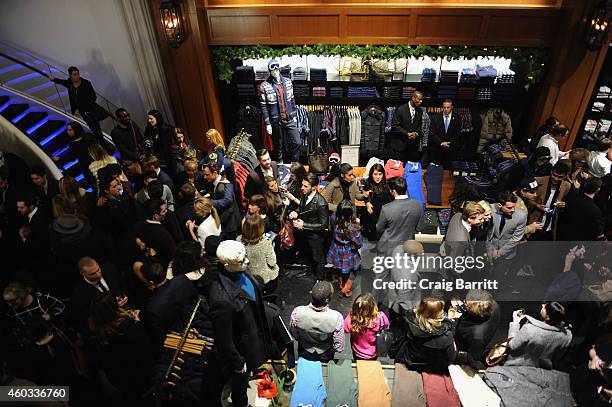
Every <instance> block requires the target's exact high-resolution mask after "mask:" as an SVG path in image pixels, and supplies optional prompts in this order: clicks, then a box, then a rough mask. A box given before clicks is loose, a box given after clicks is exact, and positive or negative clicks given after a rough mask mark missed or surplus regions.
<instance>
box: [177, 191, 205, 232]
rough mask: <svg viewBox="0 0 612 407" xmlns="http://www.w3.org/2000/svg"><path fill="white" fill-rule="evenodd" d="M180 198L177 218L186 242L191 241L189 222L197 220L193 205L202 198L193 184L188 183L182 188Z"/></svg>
mask: <svg viewBox="0 0 612 407" xmlns="http://www.w3.org/2000/svg"><path fill="white" fill-rule="evenodd" d="M178 197H179V200H180V202H181V205H180V206H179V207H178V209H177V210H176V212H175V213H176V218H177V219H178V224H179V226H180V227H181V231H182V232H183V238H184V239H185V240H189V239H191V234H190V233H189V229H187V221H188V220H196V214H195V211H194V210H193V203H194V202H195V200H196V199H197V198H200V193H199V192H198V191H197V190H196V188H195V186H193V184H190V183H189V182H187V183H185V184H183V186H182V187H181V190H180V192H179V193H178Z"/></svg>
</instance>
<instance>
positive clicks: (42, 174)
mask: <svg viewBox="0 0 612 407" xmlns="http://www.w3.org/2000/svg"><path fill="white" fill-rule="evenodd" d="M30 179H31V180H32V183H33V184H34V185H35V191H36V195H38V197H39V198H40V200H41V202H43V203H44V205H45V210H47V211H48V212H49V213H50V212H51V198H53V197H54V196H55V195H57V194H59V183H58V182H57V180H55V179H53V178H52V179H49V177H48V176H47V171H46V170H45V168H44V167H43V166H42V165H35V166H33V167H32V168H30Z"/></svg>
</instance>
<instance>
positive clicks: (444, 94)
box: [438, 84, 457, 99]
mask: <svg viewBox="0 0 612 407" xmlns="http://www.w3.org/2000/svg"><path fill="white" fill-rule="evenodd" d="M456 96H457V85H443V84H440V86H439V87H438V98H439V99H454V98H455V97H456Z"/></svg>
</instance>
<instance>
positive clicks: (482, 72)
mask: <svg viewBox="0 0 612 407" xmlns="http://www.w3.org/2000/svg"><path fill="white" fill-rule="evenodd" d="M476 76H477V77H478V83H484V84H493V82H495V78H496V77H497V69H495V68H494V67H493V65H487V66H480V65H476Z"/></svg>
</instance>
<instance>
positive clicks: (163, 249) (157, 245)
mask: <svg viewBox="0 0 612 407" xmlns="http://www.w3.org/2000/svg"><path fill="white" fill-rule="evenodd" d="M145 210H146V213H147V219H146V220H145V221H144V222H138V223H136V225H135V232H136V237H139V238H140V239H141V240H142V241H143V242H144V243H145V245H146V246H147V247H151V248H153V249H155V251H156V252H157V256H158V257H159V259H160V260H162V261H163V262H164V264H165V265H166V266H167V265H168V264H169V263H170V262H171V261H172V257H173V256H174V249H175V248H176V243H175V241H174V239H173V238H172V235H171V234H170V232H169V231H168V230H167V229H166V227H165V226H164V225H163V224H162V222H163V220H164V219H165V217H166V213H167V212H168V207H167V206H166V203H165V202H164V201H162V200H161V199H149V200H148V201H147V202H146V203H145Z"/></svg>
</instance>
